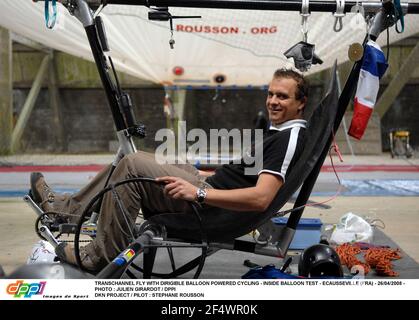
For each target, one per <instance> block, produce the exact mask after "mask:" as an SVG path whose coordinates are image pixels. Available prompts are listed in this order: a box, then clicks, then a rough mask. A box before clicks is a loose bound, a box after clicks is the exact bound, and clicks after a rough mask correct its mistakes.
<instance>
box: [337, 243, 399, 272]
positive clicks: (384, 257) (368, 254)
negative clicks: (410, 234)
mask: <svg viewBox="0 0 419 320" xmlns="http://www.w3.org/2000/svg"><path fill="white" fill-rule="evenodd" d="M336 252H337V254H338V255H339V258H340V261H341V263H342V264H343V265H346V266H347V267H348V268H349V269H352V267H354V266H356V265H360V266H361V267H363V268H364V274H365V275H366V274H368V273H369V272H370V270H371V268H374V269H375V272H376V273H377V275H380V276H384V277H397V276H399V274H398V273H397V272H395V271H394V270H393V265H392V264H391V261H393V260H398V259H401V258H402V256H401V253H400V249H391V248H384V247H378V246H373V245H368V244H363V245H361V244H358V243H355V244H350V243H344V244H342V245H339V246H338V247H337V248H336ZM360 253H363V255H364V260H365V262H362V261H360V260H359V259H358V258H357V257H356V255H358V254H360Z"/></svg>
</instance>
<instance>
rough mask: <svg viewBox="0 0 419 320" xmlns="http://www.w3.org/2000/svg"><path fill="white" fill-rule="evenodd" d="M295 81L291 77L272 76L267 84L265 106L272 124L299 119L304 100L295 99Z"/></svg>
mask: <svg viewBox="0 0 419 320" xmlns="http://www.w3.org/2000/svg"><path fill="white" fill-rule="evenodd" d="M296 90H297V82H296V81H295V80H294V79H292V78H273V79H272V81H271V83H270V84H269V90H268V97H267V99H266V108H267V109H268V114H269V120H270V121H271V123H272V124H273V125H278V124H281V123H283V122H285V121H288V120H294V119H301V118H302V113H303V109H304V104H305V103H304V102H303V101H300V100H296V99H295V93H296Z"/></svg>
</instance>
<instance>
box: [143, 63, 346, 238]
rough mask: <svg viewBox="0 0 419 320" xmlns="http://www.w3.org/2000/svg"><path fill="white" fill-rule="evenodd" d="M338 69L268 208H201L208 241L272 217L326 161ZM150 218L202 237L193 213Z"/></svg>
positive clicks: (172, 230)
mask: <svg viewBox="0 0 419 320" xmlns="http://www.w3.org/2000/svg"><path fill="white" fill-rule="evenodd" d="M335 68H336V66H335ZM335 68H333V71H332V77H331V82H330V85H329V90H328V93H327V94H326V96H325V97H324V98H323V100H322V101H321V102H320V104H319V106H318V107H317V108H316V109H315V111H314V112H313V114H312V116H311V118H310V120H309V121H308V124H307V129H306V132H305V138H304V142H303V143H304V148H303V151H302V153H301V155H300V157H299V159H298V160H297V162H296V164H295V166H294V167H293V169H292V171H291V172H290V174H289V176H288V177H287V180H286V181H285V183H284V185H283V186H282V187H281V189H280V190H279V191H278V193H277V195H276V197H275V198H274V200H273V201H272V203H271V204H270V206H269V208H268V209H267V210H266V211H265V212H237V211H230V210H224V209H219V210H217V211H216V212H214V211H215V210H211V209H209V208H208V207H204V208H202V209H201V210H200V214H201V218H202V226H203V228H204V230H205V233H206V236H207V239H208V241H210V242H230V241H233V240H234V239H235V238H237V237H240V236H242V235H245V234H247V233H249V232H250V231H252V230H254V229H256V228H257V227H259V226H260V225H262V224H263V223H265V222H267V221H268V220H270V219H271V218H273V217H274V216H275V215H276V213H277V212H278V211H279V210H280V209H281V208H282V207H283V206H284V205H285V203H286V202H287V201H288V200H289V199H290V198H291V197H292V195H293V194H294V193H295V192H297V191H298V189H299V188H300V186H302V185H303V183H304V182H305V180H306V179H307V177H308V176H309V175H310V173H311V172H312V171H313V168H315V166H316V164H317V163H318V162H319V161H321V164H320V165H322V164H323V161H324V157H323V158H322V157H321V156H322V152H323V150H324V149H325V148H329V146H330V136H331V133H332V130H333V128H334V124H335V118H336V113H337V109H338V99H339V93H338V88H337V80H336V71H335ZM317 175H318V173H317ZM316 178H317V176H316ZM310 191H311V190H310ZM149 220H150V221H152V222H155V223H158V224H161V225H164V226H166V229H167V231H168V234H169V236H171V237H175V238H180V239H185V240H191V241H200V240H201V231H200V227H199V223H198V219H196V218H195V217H194V215H192V214H184V213H163V214H158V215H154V216H152V217H150V219H149ZM298 220H299V218H298ZM297 223H298V221H297Z"/></svg>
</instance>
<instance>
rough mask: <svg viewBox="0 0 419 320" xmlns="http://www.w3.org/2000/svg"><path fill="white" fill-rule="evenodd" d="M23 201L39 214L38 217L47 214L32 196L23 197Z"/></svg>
mask: <svg viewBox="0 0 419 320" xmlns="http://www.w3.org/2000/svg"><path fill="white" fill-rule="evenodd" d="M23 201H25V202H26V203H27V204H28V205H29V206H30V207H31V208H32V210H33V211H35V213H36V214H37V216H39V217H40V216H42V215H43V214H44V213H45V212H44V211H43V210H42V209H41V208H40V207H39V206H38V205H37V204H36V202H35V201H33V199H32V197H31V196H30V194H27V195H26V196H24V197H23Z"/></svg>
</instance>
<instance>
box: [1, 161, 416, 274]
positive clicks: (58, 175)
mask: <svg viewBox="0 0 419 320" xmlns="http://www.w3.org/2000/svg"><path fill="white" fill-rule="evenodd" d="M112 158H113V155H93V156H92V155H87V156H68V155H67V156H64V155H63V156H60V155H21V156H9V157H0V165H3V168H7V167H10V166H13V165H17V166H22V165H27V166H28V165H33V166H36V165H83V164H84V165H86V164H105V163H109V162H110V161H111V160H112ZM329 162H330V161H329V160H326V165H328V164H330V163H329ZM336 163H337V166H339V165H340V164H339V163H338V162H337V161H336ZM343 165H345V166H348V165H349V166H352V165H353V166H359V165H389V166H395V165H396V166H410V167H411V169H412V170H410V172H407V171H405V172H403V171H402V172H397V171H392V170H389V171H387V172H384V171H371V172H356V171H353V172H350V171H349V172H348V171H347V170H341V172H340V173H339V176H340V178H341V179H351V180H352V181H357V180H365V179H376V180H380V179H381V180H391V179H401V180H415V181H419V170H417V168H418V167H419V159H417V158H414V159H411V160H406V159H391V157H390V156H389V155H386V154H384V155H382V156H376V157H373V156H368V157H360V156H357V157H353V156H346V157H345V163H343ZM1 168H2V167H0V169H1ZM94 175H95V172H78V173H75V172H53V171H52V172H45V177H46V179H47V181H48V183H50V185H51V186H52V187H53V188H54V189H57V188H62V189H63V190H65V189H69V190H77V189H78V188H80V187H81V186H84V185H85V184H86V183H87V182H88V181H89V180H90V179H91V178H92V177H93V176H94ZM28 180H29V172H18V171H13V170H9V171H7V170H3V172H0V265H2V266H3V268H4V270H5V271H6V273H10V272H11V271H12V270H14V269H15V268H16V267H18V266H20V265H22V264H24V263H26V260H27V258H28V256H29V253H30V251H31V248H32V246H33V245H34V244H35V243H36V242H37V241H38V240H39V239H38V238H37V235H36V233H35V230H34V223H35V219H36V215H35V214H34V212H33V211H32V210H31V209H30V208H29V207H28V205H27V204H26V203H24V202H23V200H22V198H21V197H19V198H18V197H13V198H10V197H4V194H7V191H8V190H18V191H19V190H20V192H21V193H22V194H24V193H25V192H27V190H28V188H29V181H28ZM337 189H338V185H337V181H336V177H335V175H334V173H333V172H330V171H323V172H322V173H321V174H320V176H319V178H318V181H317V183H316V186H315V188H314V192H313V195H317V196H313V197H312V198H311V201H316V202H322V201H325V200H327V199H328V197H330V196H328V197H325V194H334V192H335V191H336V190H337ZM327 205H329V206H330V208H329V209H322V208H318V207H307V208H306V210H305V213H304V215H303V217H316V218H320V219H321V220H322V222H323V224H335V223H337V222H338V221H339V218H340V217H341V216H343V215H344V214H345V213H347V212H353V213H355V214H357V215H359V216H362V217H368V218H371V219H381V220H382V221H383V222H384V223H385V225H386V228H385V229H384V230H383V232H384V233H385V234H386V235H387V236H388V237H389V238H391V239H392V240H393V241H394V242H395V243H397V244H398V246H400V248H402V249H403V250H404V251H405V252H406V253H407V254H408V255H409V256H411V257H412V258H413V259H414V260H416V262H419V199H418V196H371V195H366V196H362V197H359V196H339V197H337V198H336V199H334V200H332V201H330V202H328V203H327ZM216 254H218V253H216ZM234 255H236V256H238V257H239V258H238V259H236V261H235V263H236V262H237V263H240V261H241V263H242V261H243V260H242V257H243V256H242V255H238V254H233V253H231V255H230V257H233V256H234ZM240 259H241V260H240ZM256 262H257V261H256ZM261 263H268V262H266V261H265V260H263V261H262V262H261ZM217 270H222V268H220V267H219V266H218V267H217ZM225 270H227V267H226V268H225ZM237 270H238V271H240V270H239V269H236V271H237ZM240 272H241V271H240ZM240 272H239V273H238V274H239V275H240V274H243V273H240ZM220 276H221V277H222V275H220Z"/></svg>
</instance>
